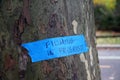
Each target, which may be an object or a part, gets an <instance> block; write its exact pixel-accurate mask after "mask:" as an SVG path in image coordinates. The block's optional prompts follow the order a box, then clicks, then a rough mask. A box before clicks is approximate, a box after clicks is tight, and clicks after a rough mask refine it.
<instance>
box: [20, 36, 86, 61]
mask: <svg viewBox="0 0 120 80" xmlns="http://www.w3.org/2000/svg"><path fill="white" fill-rule="evenodd" d="M22 47H24V48H26V49H27V50H28V51H29V55H30V56H31V58H32V62H38V61H42V60H48V59H53V58H59V57H65V56H69V55H74V54H80V53H83V52H87V51H88V46H87V44H86V41H85V38H84V36H83V35H75V36H65V37H57V38H50V39H45V40H39V41H35V42H30V43H24V44H22Z"/></svg>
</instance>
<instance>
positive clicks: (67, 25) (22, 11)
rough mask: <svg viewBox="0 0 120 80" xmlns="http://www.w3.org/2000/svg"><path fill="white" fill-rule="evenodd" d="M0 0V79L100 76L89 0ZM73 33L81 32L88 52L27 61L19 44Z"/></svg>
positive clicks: (91, 79)
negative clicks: (32, 61) (34, 61)
mask: <svg viewBox="0 0 120 80" xmlns="http://www.w3.org/2000/svg"><path fill="white" fill-rule="evenodd" d="M0 4H1V5H0V80H100V69H99V62H98V54H97V50H96V44H95V25H94V15H93V8H92V5H93V4H92V1H91V0H30V1H29V0H23V1H22V0H0ZM30 15H31V19H30ZM75 34H84V36H85V37H86V40H87V43H88V46H89V52H88V53H85V54H80V55H74V56H68V57H63V58H58V59H52V60H47V61H42V62H37V63H31V61H30V58H28V55H27V54H26V53H27V52H26V50H25V49H23V48H21V46H20V44H21V43H25V42H30V41H35V40H41V39H45V38H50V37H59V36H67V35H75Z"/></svg>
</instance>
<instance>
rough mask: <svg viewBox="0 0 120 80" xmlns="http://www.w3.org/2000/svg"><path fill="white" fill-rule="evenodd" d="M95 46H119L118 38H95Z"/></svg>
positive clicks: (119, 40)
mask: <svg viewBox="0 0 120 80" xmlns="http://www.w3.org/2000/svg"><path fill="white" fill-rule="evenodd" d="M97 44H120V37H116V38H111V37H110V38H109V37H108V38H97Z"/></svg>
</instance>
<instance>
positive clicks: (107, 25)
mask: <svg viewBox="0 0 120 80" xmlns="http://www.w3.org/2000/svg"><path fill="white" fill-rule="evenodd" d="M107 1H108V0H106V1H104V2H105V3H104V4H102V3H101V4H96V5H95V7H94V12H95V22H96V26H97V29H98V30H114V31H120V27H119V26H120V12H119V8H118V7H119V4H120V2H116V3H115V2H114V3H107ZM108 4H109V9H108V7H106V6H107V5H108ZM113 4H116V5H114V9H113V7H110V5H112V6H113ZM110 8H111V9H110Z"/></svg>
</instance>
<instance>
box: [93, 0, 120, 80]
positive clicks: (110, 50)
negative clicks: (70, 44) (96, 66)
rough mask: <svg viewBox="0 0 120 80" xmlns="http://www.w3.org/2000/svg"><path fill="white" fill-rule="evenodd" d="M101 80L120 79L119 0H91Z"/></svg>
mask: <svg viewBox="0 0 120 80" xmlns="http://www.w3.org/2000/svg"><path fill="white" fill-rule="evenodd" d="M93 1H94V12H95V25H96V37H97V39H96V43H97V49H98V55H99V61H100V68H101V77H102V80H120V69H119V67H120V0H93Z"/></svg>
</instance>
